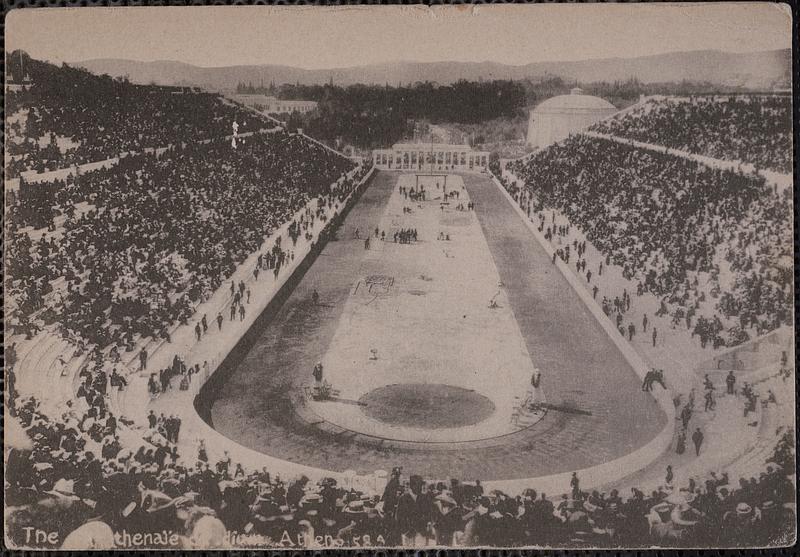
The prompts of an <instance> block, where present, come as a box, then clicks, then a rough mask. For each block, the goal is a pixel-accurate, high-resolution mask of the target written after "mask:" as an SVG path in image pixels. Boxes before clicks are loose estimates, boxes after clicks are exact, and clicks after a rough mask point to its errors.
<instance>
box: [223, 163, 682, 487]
mask: <svg viewBox="0 0 800 557" xmlns="http://www.w3.org/2000/svg"><path fill="white" fill-rule="evenodd" d="M463 178H464V182H465V185H466V187H467V189H468V191H469V194H470V197H471V198H472V200H473V201H474V202H475V203H476V210H477V214H478V218H479V221H480V224H481V227H482V229H483V232H484V235H485V236H486V239H487V242H488V244H489V247H490V250H491V252H492V255H493V257H494V260H495V264H496V266H497V268H498V271H499V273H500V277H501V279H502V281H503V283H504V284H505V289H506V291H507V293H508V298H509V301H510V303H511V305H512V309H513V311H514V313H515V316H516V319H517V321H518V323H519V326H520V329H521V331H522V334H523V337H524V338H525V341H526V343H527V347H528V351H529V352H530V354H531V357H532V359H533V360H534V364H535V365H536V366H537V367H539V368H540V370H541V371H542V374H543V387H544V390H545V396H546V397H547V401H548V403H549V404H551V405H553V406H556V407H559V408H561V410H551V411H550V412H548V414H547V415H546V416H545V418H544V419H542V420H541V421H540V422H538V423H537V424H536V425H534V426H533V427H532V428H530V429H528V430H525V431H522V432H519V433H515V434H513V435H509V436H505V437H501V438H497V439H494V440H490V441H483V442H477V443H468V444H461V445H446V444H437V445H420V444H412V443H401V442H387V441H382V440H378V439H373V438H369V437H365V436H362V435H359V434H354V433H351V432H344V431H337V430H336V428H329V427H325V426H323V427H320V425H319V424H312V423H308V422H307V421H306V420H305V419H304V418H303V417H301V415H299V414H298V413H297V412H295V409H294V407H293V405H292V402H291V397H290V395H291V394H292V393H296V392H297V391H298V389H299V388H300V385H302V384H304V383H307V382H308V381H309V374H310V373H311V369H312V367H313V365H314V363H315V362H316V361H317V360H319V359H321V356H322V354H323V353H324V351H325V350H326V348H327V346H328V344H329V343H330V340H331V338H332V336H333V334H334V332H335V330H336V327H337V324H338V320H339V316H340V314H341V309H342V307H343V305H344V302H345V301H346V300H347V297H348V295H349V292H350V288H351V286H352V285H353V284H354V283H355V281H356V280H358V279H359V278H360V277H362V276H364V275H365V274H369V273H371V272H373V269H370V265H371V263H370V262H369V261H367V260H365V259H364V248H363V244H362V242H361V241H358V240H354V239H352V231H353V230H354V229H355V228H356V227H358V228H360V230H361V231H362V232H364V231H368V230H371V229H372V228H374V226H375V224H376V223H377V222H378V220H379V219H380V216H381V215H382V213H383V211H384V208H385V206H386V202H387V200H388V198H389V194H390V193H391V190H392V187H393V185H394V183H395V182H396V179H397V174H393V173H387V172H379V173H377V174H376V177H375V178H374V179H373V181H372V183H371V184H370V186H369V188H368V189H367V191H366V192H364V194H363V196H362V198H361V199H360V200H359V202H358V204H357V205H356V206H355V207H354V208H353V210H352V211H351V212H350V214H349V215H348V216H347V219H346V220H345V223H344V225H343V227H342V229H341V231H340V233H339V236H340V239H339V240H338V241H333V242H330V243H329V244H328V245H327V246H326V247H325V249H324V250H323V251H322V253H321V254H320V256H319V258H318V259H317V261H315V262H314V264H313V265H312V266H311V268H310V269H309V270H308V271H307V273H306V274H305V275H304V276H303V278H302V280H301V281H300V282H299V284H297V285H296V287H295V289H294V291H293V292H292V294H291V295H290V296H289V297H288V299H287V300H286V302H285V303H284V304H283V305H282V306H281V307H280V308H278V309H277V310H276V311H275V312H274V315H272V316H270V319H269V321H268V323H267V324H266V325H265V326H264V328H263V331H261V332H260V334H259V335H258V336H257V339H256V340H255V341H254V343H253V344H252V346H247V347H244V348H241V349H240V353H239V354H238V355H237V356H236V357H235V358H236V359H240V361H239V362H238V363H237V365H236V366H235V368H234V369H232V371H231V373H230V376H229V377H228V378H227V380H226V381H225V383H224V385H223V386H222V388H221V389H220V392H219V393H218V396H217V398H216V400H215V401H214V402H213V406H212V408H211V417H212V420H213V423H214V426H215V427H216V429H217V430H219V431H220V432H221V433H223V434H225V435H226V436H228V437H230V438H232V439H234V440H236V441H237V442H239V443H241V444H243V445H246V446H249V447H252V448H254V449H256V450H259V451H262V452H265V453H268V454H271V455H273V456H276V457H279V458H283V459H285V460H289V461H294V462H299V463H303V464H307V465H310V466H316V467H320V468H325V469H329V470H337V471H343V470H347V469H352V470H356V471H357V472H359V473H364V472H371V471H374V470H377V469H383V470H389V469H391V467H392V466H397V465H401V466H403V467H404V469H405V471H406V472H407V473H412V472H416V473H420V474H423V475H424V476H426V477H428V478H440V479H442V478H448V477H460V478H463V479H467V480H468V479H473V478H480V479H483V480H500V479H512V478H521V477H533V476H541V475H547V474H553V473H557V472H564V471H568V470H575V469H579V468H584V467H588V466H591V465H594V464H599V463H602V462H606V461H608V460H610V459H613V458H617V457H620V456H623V455H625V454H627V453H629V452H632V451H633V450H635V449H636V448H638V447H640V446H642V445H644V444H645V443H646V442H648V441H649V440H650V439H652V438H653V437H655V435H656V434H657V433H658V432H659V431H660V430H661V428H662V427H663V426H664V423H665V419H666V417H665V415H664V414H663V412H662V411H661V410H660V409H659V408H658V405H657V404H656V402H655V401H654V400H653V399H652V398H651V397H650V396H649V395H647V394H645V393H643V392H642V391H641V388H640V382H639V380H638V378H637V376H636V375H635V374H634V372H633V370H631V369H630V367H629V366H628V364H627V362H626V361H625V359H624V358H623V357H622V355H621V354H619V352H618V351H617V350H616V348H615V347H614V344H613V343H612V342H611V341H610V340H609V339H608V338H607V337H606V335H605V333H604V331H603V330H602V329H601V327H600V326H599V325H598V324H597V322H596V321H595V320H594V318H593V317H592V316H591V315H590V314H589V312H588V311H587V310H586V309H585V307H584V306H583V303H582V302H581V301H580V299H579V298H578V296H577V295H576V294H575V293H574V292H573V291H572V289H571V287H570V286H569V285H568V283H567V282H566V280H565V279H564V278H563V277H562V276H561V274H560V273H559V272H558V271H557V270H556V269H555V268H554V267H553V266H552V263H551V261H550V258H549V257H548V256H547V254H546V253H545V252H544V250H542V248H541V247H540V246H539V244H538V243H537V241H536V239H535V238H534V237H533V235H532V234H531V233H530V231H529V230H528V228H527V227H526V226H525V224H524V223H523V222H522V221H521V220H520V218H519V216H518V215H517V214H516V212H515V211H514V209H513V207H512V206H511V205H510V203H509V202H508V201H507V200H506V198H505V197H504V196H503V194H502V193H501V192H500V191H499V190H498V189H497V188H496V186H495V185H494V184H493V183H491V182H490V181H489V179H488V178H487V177H486V176H479V175H471V174H465V175H463ZM362 236H363V235H362ZM314 288H316V289H317V290H318V291H319V293H320V298H321V302H322V304H323V305H322V307H315V306H314V305H313V304H312V302H311V292H312V290H313V289H314ZM654 456H655V455H654Z"/></svg>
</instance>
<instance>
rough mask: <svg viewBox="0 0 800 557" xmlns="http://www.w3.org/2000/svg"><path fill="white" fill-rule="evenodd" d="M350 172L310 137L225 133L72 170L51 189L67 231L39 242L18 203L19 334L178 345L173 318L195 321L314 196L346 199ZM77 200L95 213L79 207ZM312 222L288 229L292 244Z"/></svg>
mask: <svg viewBox="0 0 800 557" xmlns="http://www.w3.org/2000/svg"><path fill="white" fill-rule="evenodd" d="M352 168H353V163H352V162H350V161H349V160H347V159H345V158H343V157H341V156H339V155H336V154H334V153H332V152H330V151H328V150H326V149H325V148H323V147H321V146H318V145H316V144H315V143H313V142H311V141H308V140H307V139H305V138H303V137H301V136H296V135H289V134H287V133H284V132H271V133H264V134H258V135H255V136H252V137H249V138H247V139H246V140H244V141H242V142H240V145H239V147H238V148H236V149H232V148H231V146H230V144H229V143H228V142H227V141H225V140H224V139H221V140H216V141H213V142H211V143H208V144H203V145H187V146H184V147H175V148H172V149H170V150H168V151H167V152H165V153H162V154H160V155H155V154H142V155H136V156H130V157H127V158H125V159H123V160H122V161H120V163H119V164H118V165H116V166H114V167H112V168H109V169H99V170H94V171H91V172H87V173H85V174H81V175H79V176H77V177H75V178H72V177H70V178H68V179H67V180H66V181H65V182H64V183H62V184H59V185H58V187H56V188H54V190H53V199H52V202H53V206H54V207H55V208H56V209H55V211H56V213H61V214H63V215H64V217H65V219H64V220H63V222H62V224H61V227H60V230H59V231H58V232H56V233H50V234H48V233H44V234H42V235H41V236H39V238H38V239H37V240H35V241H34V240H32V239H31V236H30V234H28V233H27V231H21V230H20V227H19V224H18V221H17V220H15V218H14V217H15V215H16V214H17V210H16V207H18V203H14V200H11V201H12V207H11V211H10V213H9V214H10V219H9V225H8V229H7V231H8V237H9V269H8V271H9V272H8V277H9V278H8V279H7V287H8V290H7V292H8V294H9V295H10V296H11V297H12V299H13V300H14V302H15V310H14V311H13V312H12V315H11V319H10V326H11V328H12V331H14V332H18V333H19V332H24V333H26V334H29V335H30V334H35V332H36V330H37V329H38V328H40V327H41V326H43V325H44V324H47V323H53V322H57V323H59V324H60V326H61V328H62V330H63V332H64V333H65V334H72V335H77V336H79V337H81V338H83V339H84V340H85V341H87V342H89V343H92V344H98V345H100V346H107V345H109V344H111V343H115V344H118V345H119V346H124V347H125V348H126V349H130V347H131V346H132V344H133V343H134V342H135V339H137V338H140V337H157V338H166V339H167V340H169V339H168V336H169V328H170V326H171V325H172V324H175V323H186V322H188V319H189V318H190V317H191V315H192V313H193V312H194V307H195V306H196V305H197V304H198V303H199V302H202V301H204V300H205V299H207V297H208V296H209V295H210V294H211V293H212V292H214V291H215V290H216V289H217V288H218V287H219V286H220V285H222V283H223V282H224V281H225V280H226V279H227V278H228V277H229V276H230V275H231V273H232V272H233V271H234V270H235V269H236V267H237V265H238V264H239V263H241V262H242V261H243V260H244V259H245V258H246V257H247V256H248V255H250V254H251V253H253V252H255V251H256V250H259V249H261V248H262V244H263V243H264V240H265V238H266V237H267V236H268V235H269V234H270V233H271V232H273V231H274V230H276V229H277V228H279V227H280V226H281V225H283V224H284V223H286V222H290V221H292V220H293V219H294V218H295V214H296V213H297V212H298V211H299V210H300V209H301V208H302V207H303V206H305V205H306V204H307V203H308V202H309V201H310V200H311V199H312V198H315V197H318V198H320V204H321V205H320V208H319V211H321V212H324V211H323V209H326V208H327V206H328V205H330V206H333V205H336V204H338V203H339V202H340V201H341V199H343V198H344V196H345V195H347V194H348V193H349V191H350V190H351V189H352V187H353V180H351V179H345V177H344V174H345V173H346V172H348V171H349V170H351V169H352ZM333 184H335V185H333ZM332 185H333V186H332ZM79 203H85V204H88V206H89V207H90V208H89V209H88V210H85V211H82V212H76V211H75V210H74V207H75V206H76V205H77V204H79ZM319 211H318V212H319ZM304 219H305V216H301V217H300V219H299V221H298V222H295V223H294V224H293V225H292V226H291V230H290V232H291V235H292V236H293V240H295V241H296V240H297V237H298V235H299V234H300V233H301V230H304V228H305V225H307V224H308V223H307V222H305V220H304ZM288 251H289V250H288V249H285V250H281V249H280V248H278V249H277V251H271V252H269V253H267V254H265V256H266V258H267V263H268V266H269V267H270V268H272V269H274V270H277V269H276V268H277V267H279V266H280V263H281V262H282V261H283V258H284V257H286V256H287V255H288V253H287V252H288ZM61 277H63V279H64V280H63V282H62V284H61V285H60V286H58V287H56V288H54V287H53V284H54V282H55V283H57V282H59V279H60V278H61Z"/></svg>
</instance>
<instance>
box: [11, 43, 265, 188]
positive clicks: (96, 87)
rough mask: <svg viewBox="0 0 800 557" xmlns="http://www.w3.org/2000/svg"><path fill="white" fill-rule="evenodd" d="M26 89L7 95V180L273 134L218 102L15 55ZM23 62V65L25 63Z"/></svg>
mask: <svg viewBox="0 0 800 557" xmlns="http://www.w3.org/2000/svg"><path fill="white" fill-rule="evenodd" d="M11 60H13V61H14V62H15V66H14V68H15V69H16V70H17V72H19V73H21V75H22V76H23V78H25V79H26V81H27V85H26V86H25V87H24V88H22V89H19V90H10V91H9V93H8V98H7V104H6V111H7V112H6V113H7V114H8V115H9V119H8V126H7V128H6V134H7V137H6V146H7V149H8V153H7V155H9V156H10V159H9V162H8V164H7V166H6V177H7V178H14V177H17V176H19V175H20V173H22V172H27V171H34V172H37V173H40V172H44V171H49V170H57V169H61V168H67V167H70V166H73V165H76V164H78V165H80V164H84V163H88V162H94V161H100V160H105V159H108V158H113V157H116V156H118V155H121V154H124V153H131V152H141V151H142V150H144V149H146V148H160V147H167V146H169V145H172V144H175V143H178V142H197V141H202V140H206V139H212V138H216V137H223V136H226V135H231V134H232V126H233V123H234V122H236V123H237V125H238V133H245V132H251V131H256V130H259V129H263V128H271V127H274V125H273V124H271V123H270V122H267V121H265V120H264V119H262V118H261V117H259V116H258V115H257V114H255V113H254V112H249V111H247V110H245V109H243V108H240V107H237V106H235V105H233V104H229V103H226V102H224V101H223V100H222V98H221V97H219V96H218V95H214V94H210V93H203V92H199V91H196V90H194V89H191V88H188V87H158V86H154V85H138V84H132V83H129V82H128V81H126V80H124V79H114V78H111V77H109V76H107V75H105V76H98V75H95V74H92V73H90V72H88V71H87V70H84V69H82V68H73V67H70V66H68V65H66V64H65V65H62V66H61V67H58V66H55V65H53V64H50V63H47V62H42V61H39V60H34V59H32V58H30V57H29V56H27V55H26V54H24V53H20V52H16V53H14V54H12V56H11ZM20 60H21V62H20Z"/></svg>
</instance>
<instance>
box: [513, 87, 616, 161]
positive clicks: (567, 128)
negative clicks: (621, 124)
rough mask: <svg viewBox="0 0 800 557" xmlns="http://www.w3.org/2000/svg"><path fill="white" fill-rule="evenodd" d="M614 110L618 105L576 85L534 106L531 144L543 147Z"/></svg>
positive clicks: (530, 129)
mask: <svg viewBox="0 0 800 557" xmlns="http://www.w3.org/2000/svg"><path fill="white" fill-rule="evenodd" d="M615 112H617V109H616V108H615V107H614V105H613V104H611V103H610V102H608V101H606V100H603V99H601V98H600V97H593V96H592V95H585V94H584V93H583V90H582V89H580V88H578V87H575V88H574V89H572V90H571V91H570V94H569V95H559V96H557V97H552V98H549V99H547V100H546V101H543V102H541V103H540V104H539V105H537V106H536V107H535V108H534V109H533V110H531V113H530V117H529V120H528V144H529V145H530V146H531V147H534V148H536V149H542V148H544V147H547V146H548V145H551V144H553V143H555V142H557V141H561V140H562V139H564V138H566V137H567V136H568V135H569V134H571V133H575V132H578V131H580V130H584V129H586V128H588V127H589V126H591V125H592V124H594V123H595V122H597V121H598V120H602V119H603V118H607V117H608V116H611V115H612V114H614V113H615Z"/></svg>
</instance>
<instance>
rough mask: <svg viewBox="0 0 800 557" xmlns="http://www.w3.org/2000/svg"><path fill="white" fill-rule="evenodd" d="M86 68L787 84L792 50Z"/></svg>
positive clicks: (211, 78) (313, 76)
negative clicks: (313, 65) (519, 60)
mask: <svg viewBox="0 0 800 557" xmlns="http://www.w3.org/2000/svg"><path fill="white" fill-rule="evenodd" d="M71 65H73V66H78V67H83V68H85V69H87V70H89V71H91V72H93V73H99V74H108V75H111V76H114V77H117V76H123V75H127V76H128V77H129V79H130V80H131V81H133V82H137V83H156V84H158V85H187V84H191V85H196V86H199V87H203V88H206V89H211V90H218V91H219V90H231V89H233V88H235V87H236V84H237V83H239V82H245V83H248V82H252V83H259V82H261V81H263V82H265V83H270V82H275V83H276V84H280V83H301V84H305V85H311V84H323V83H328V82H329V81H331V80H332V81H333V82H334V83H336V84H337V85H353V84H356V83H364V84H384V83H389V84H393V85H394V84H397V83H398V82H401V83H411V82H415V81H431V82H437V83H440V84H443V85H446V84H450V83H453V82H455V81H458V80H459V79H466V80H469V81H479V80H481V79H483V80H491V79H515V80H519V79H526V78H527V79H537V78H543V77H545V76H559V77H562V78H563V79H565V80H571V81H579V82H584V83H589V82H594V81H623V80H626V79H630V78H637V79H639V80H640V81H642V82H644V83H655V82H668V81H683V80H686V81H698V82H699V81H707V82H710V83H712V84H717V85H725V86H741V87H747V88H751V89H769V88H775V87H788V86H789V85H790V83H791V50H790V49H782V50H767V51H760V52H753V53H731V52H723V51H719V50H696V51H680V52H670V53H665V54H654V55H648V56H639V57H630V58H624V57H614V58H601V59H591V60H581V61H566V62H558V61H554V62H532V63H529V64H524V65H509V64H502V63H499V62H492V61H484V62H455V61H441V62H410V61H393V62H383V63H380V64H368V65H364V66H342V67H338V68H329V69H321V70H320V69H305V68H297V67H293V66H287V65H278V64H255V65H254V64H239V65H234V66H196V65H193V64H188V63H186V62H179V61H175V60H156V61H138V60H128V59H121V58H96V59H92V60H85V61H81V62H76V63H73V64H71Z"/></svg>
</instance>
